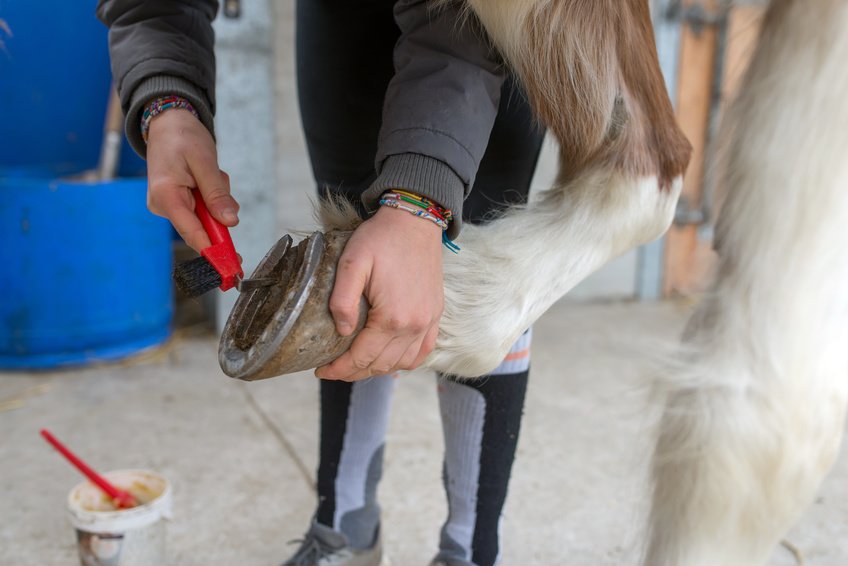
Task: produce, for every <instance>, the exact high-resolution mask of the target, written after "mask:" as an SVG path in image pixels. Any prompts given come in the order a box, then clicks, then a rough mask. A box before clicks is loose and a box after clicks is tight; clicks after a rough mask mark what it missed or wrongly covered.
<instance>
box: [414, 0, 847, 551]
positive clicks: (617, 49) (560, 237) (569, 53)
mask: <svg viewBox="0 0 848 566" xmlns="http://www.w3.org/2000/svg"><path fill="white" fill-rule="evenodd" d="M466 1H467V4H468V5H469V7H470V8H471V10H472V11H473V12H474V14H476V17H477V18H478V19H479V20H480V22H482V24H483V26H484V27H485V29H486V30H487V32H488V34H489V36H490V37H491V39H492V41H493V42H494V43H495V44H496V46H497V47H498V49H499V50H500V52H501V53H502V54H503V56H504V58H505V59H506V60H507V61H508V63H509V65H510V66H511V68H512V69H513V70H514V72H515V73H516V74H517V75H518V76H519V77H520V79H521V80H522V82H523V83H524V85H525V88H526V90H527V94H528V97H529V99H530V102H531V103H532V105H533V107H534V108H535V110H536V112H537V114H538V117H539V119H540V121H541V122H542V123H544V124H545V125H546V126H547V127H548V128H549V130H550V131H551V132H552V133H553V134H554V136H555V137H556V138H557V140H558V141H559V143H560V148H561V169H560V173H559V176H558V178H557V180H556V183H555V184H554V186H553V187H552V188H551V189H549V190H548V191H545V192H544V193H543V194H541V195H539V196H538V197H536V198H535V199H534V200H532V201H531V202H530V203H529V204H528V205H527V206H525V207H522V208H517V209H514V210H512V211H510V212H509V213H508V214H506V215H505V216H504V217H503V218H501V219H499V220H497V221H494V222H492V223H490V224H487V225H485V226H482V227H481V226H466V228H465V229H464V231H463V234H462V236H461V239H460V244H461V245H462V252H461V253H460V254H458V255H453V254H450V253H448V254H446V255H445V312H444V315H443V318H442V321H441V326H440V335H439V339H438V342H437V347H436V350H435V351H434V352H433V354H432V355H431V356H430V358H429V359H428V361H427V363H426V365H427V366H429V367H431V368H433V369H437V370H439V371H442V372H446V373H453V374H457V375H465V376H474V375H482V374H485V373H487V372H488V371H489V370H491V369H492V368H494V367H495V366H497V365H498V363H499V362H500V361H501V359H502V358H503V357H504V355H505V354H506V352H507V351H508V349H509V347H510V345H511V344H512V343H513V342H514V341H515V340H516V338H517V337H518V336H519V335H520V334H521V333H522V332H523V331H524V330H525V329H526V328H527V327H529V326H530V325H531V324H532V323H533V321H535V320H536V319H537V318H538V317H539V316H540V315H541V314H542V313H543V312H544V311H545V310H546V309H547V308H548V307H549V306H551V305H552V304H553V303H554V302H555V301H556V300H558V299H559V298H560V297H562V296H563V295H564V294H565V293H566V292H568V291H569V290H570V289H571V288H572V287H573V286H574V285H576V284H577V283H578V282H579V281H581V280H582V279H583V278H584V277H586V276H587V275H588V274H589V273H591V272H592V271H594V270H595V269H597V268H598V267H600V266H601V265H603V264H604V263H606V262H607V261H608V260H609V259H611V258H613V257H615V256H617V255H619V254H621V253H623V252H625V251H627V250H629V249H631V248H633V247H635V246H637V245H639V244H642V243H645V242H648V241H650V240H653V239H655V238H657V237H659V236H660V235H661V234H663V233H664V232H665V231H666V230H667V228H668V226H669V225H670V223H671V220H672V217H673V213H674V209H675V204H676V201H677V197H678V195H679V192H680V187H681V178H682V175H683V173H684V170H685V169H686V166H687V162H688V159H689V154H690V146H689V144H688V142H687V141H686V139H685V138H684V136H683V134H682V133H681V131H680V129H679V128H678V127H677V125H676V123H675V119H674V115H673V113H672V107H671V104H670V102H669V100H668V96H667V94H666V91H665V86H664V83H663V80H662V77H661V74H660V70H659V65H658V62H657V55H656V51H655V47H654V37H653V31H652V29H651V21H650V17H649V10H648V6H647V1H646V0H466ZM846 61H848V0H819V1H817V2H815V3H810V2H801V1H799V0H774V1H773V2H772V4H771V6H770V8H769V10H768V13H767V15H766V18H765V23H764V28H763V32H762V37H761V40H760V43H759V45H758V47H757V49H756V52H755V54H754V57H753V61H752V64H751V66H750V68H749V70H748V73H747V76H746V78H745V81H744V83H743V85H742V88H741V91H740V94H739V96H738V98H737V100H736V101H735V102H734V104H733V106H732V108H731V109H730V111H729V118H728V119H726V120H725V122H726V124H730V125H732V127H726V128H725V130H724V134H725V135H724V138H725V139H724V144H725V153H726V156H727V157H726V163H724V164H723V168H722V174H723V183H722V184H723V186H725V187H727V190H728V193H727V195H726V197H725V199H724V206H723V211H722V213H721V216H720V217H719V220H718V224H717V227H716V242H717V244H718V246H717V247H718V251H719V256H720V257H719V264H718V269H717V277H716V281H715V283H714V284H713V287H712V290H711V292H710V293H709V295H708V296H707V298H706V299H705V300H703V301H702V303H701V304H700V306H699V307H698V308H697V310H696V312H695V314H694V315H693V317H692V319H691V320H690V323H689V326H688V329H687V332H686V336H685V338H684V341H683V344H682V345H681V346H680V347H679V352H678V354H676V355H675V356H673V360H672V361H671V362H669V364H668V367H667V368H666V369H665V372H664V375H661V376H660V378H659V380H658V382H659V385H660V386H661V389H662V390H663V391H664V393H665V394H666V405H665V410H664V414H663V417H662V421H661V423H660V427H659V430H658V438H657V444H656V451H655V454H654V460H653V480H654V488H653V502H652V508H651V514H650V525H649V534H648V537H647V540H646V548H645V556H644V563H645V564H647V565H648V566H717V565H721V566H736V565H739V566H742V565H745V566H748V565H754V564H763V563H764V562H765V561H766V560H767V559H768V557H769V555H770V553H771V552H772V549H773V548H774V546H775V545H776V544H777V543H778V541H779V540H780V538H781V537H782V536H783V534H784V533H785V532H786V530H787V529H788V528H789V527H790V526H791V525H792V523H793V522H794V521H795V520H796V519H797V518H798V516H799V515H800V513H801V512H802V511H803V509H804V508H805V506H806V505H807V504H808V503H809V502H810V501H811V499H812V497H813V495H814V493H815V491H816V490H817V488H818V486H819V484H820V482H821V480H822V479H823V477H824V476H825V474H826V473H827V471H828V470H829V468H830V466H831V463H832V462H833V460H834V458H835V455H836V454H837V451H838V447H839V443H840V440H841V431H842V426H843V420H844V413H845V407H846V399H847V398H848V391H846V389H848V245H846V244H848V241H846V236H845V230H846V227H848V101H847V100H846V97H848V67H846ZM504 272H508V273H509V274H510V277H508V278H504V277H503V276H502V274H503V273H504ZM495 282H497V284H496V283H495ZM504 282H505V284H504ZM481 329H483V330H482V331H481Z"/></svg>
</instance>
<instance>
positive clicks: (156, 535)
mask: <svg viewBox="0 0 848 566" xmlns="http://www.w3.org/2000/svg"><path fill="white" fill-rule="evenodd" d="M103 475H104V476H105V477H106V479H107V480H108V481H109V482H110V483H112V484H114V485H115V486H116V487H118V488H120V489H124V490H126V491H129V492H130V493H131V494H132V495H133V497H135V498H136V500H137V501H139V502H140V505H138V506H136V507H133V508H131V509H115V507H114V505H113V504H112V501H111V499H110V498H109V497H108V496H107V495H106V494H105V493H103V492H102V491H101V490H100V488H98V487H97V486H95V485H94V484H93V483H91V482H83V483H81V484H79V485H77V486H76V487H74V488H73V489H72V490H71V493H70V494H69V495H68V513H69V515H70V519H71V524H73V526H74V528H75V529H76V531H77V546H78V548H79V556H80V563H81V564H82V565H83V566H154V565H155V566H160V565H165V564H167V562H168V561H167V557H166V554H165V524H166V523H165V519H170V517H171V504H172V497H171V486H170V484H169V483H168V480H166V479H165V478H164V477H162V476H161V475H159V474H156V473H154V472H150V471H147V470H117V471H114V472H108V473H105V474H103Z"/></svg>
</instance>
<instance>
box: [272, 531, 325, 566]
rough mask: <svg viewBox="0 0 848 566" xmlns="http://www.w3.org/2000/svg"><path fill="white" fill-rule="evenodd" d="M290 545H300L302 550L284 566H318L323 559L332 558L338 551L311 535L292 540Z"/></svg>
mask: <svg viewBox="0 0 848 566" xmlns="http://www.w3.org/2000/svg"><path fill="white" fill-rule="evenodd" d="M288 544H299V545H300V548H299V549H298V550H297V552H296V553H295V555H294V556H292V557H291V558H290V559H289V560H288V561H287V562H286V563H285V564H284V566H316V565H317V564H318V562H320V560H321V559H322V558H325V557H327V556H331V555H332V554H333V552H335V550H336V549H334V548H332V547H330V546H329V545H327V544H324V543H323V542H321V541H320V540H319V539H318V537H315V536H311V535H309V534H307V535H306V537H304V538H302V539H295V540H291V541H289V543H288Z"/></svg>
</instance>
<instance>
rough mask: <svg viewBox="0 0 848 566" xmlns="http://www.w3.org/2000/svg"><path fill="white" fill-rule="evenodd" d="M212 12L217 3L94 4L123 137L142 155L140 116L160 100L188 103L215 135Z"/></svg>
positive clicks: (133, 0)
mask: <svg viewBox="0 0 848 566" xmlns="http://www.w3.org/2000/svg"><path fill="white" fill-rule="evenodd" d="M217 12H218V2H217V0H99V2H98V5H97V17H98V18H100V20H101V21H102V22H103V23H105V24H106V25H108V26H109V52H110V56H111V61H112V76H113V78H114V80H115V84H116V86H117V89H118V94H119V95H120V97H121V106H122V108H123V111H124V115H125V116H126V130H127V138H128V139H129V141H130V144H131V145H132V147H133V149H135V150H136V151H137V152H138V153H139V155H141V156H142V157H144V156H145V154H146V152H147V147H146V146H145V144H144V141H143V140H142V138H141V132H140V125H139V122H140V119H141V112H142V110H143V109H144V106H145V105H146V104H147V103H148V102H149V101H150V100H152V99H154V98H157V97H159V96H165V95H169V94H175V95H178V96H182V97H183V98H186V99H187V100H189V101H190V102H191V104H192V105H193V106H194V108H195V109H196V110H197V112H198V114H199V116H200V120H201V122H203V124H204V125H205V126H206V127H207V128H208V129H209V131H210V132H213V134H214V122H213V117H214V113H215V52H214V43H215V35H214V32H213V30H212V20H213V19H214V18H215V15H216V14H217Z"/></svg>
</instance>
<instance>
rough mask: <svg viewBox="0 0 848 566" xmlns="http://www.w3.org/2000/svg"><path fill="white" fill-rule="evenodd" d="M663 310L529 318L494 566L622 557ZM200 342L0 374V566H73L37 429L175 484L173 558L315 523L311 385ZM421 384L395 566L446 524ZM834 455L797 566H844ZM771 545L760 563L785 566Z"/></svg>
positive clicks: (842, 496) (579, 308) (427, 381)
mask: <svg viewBox="0 0 848 566" xmlns="http://www.w3.org/2000/svg"><path fill="white" fill-rule="evenodd" d="M684 318H685V310H684V309H683V308H682V307H680V306H678V305H675V304H671V303H665V304H634V303H612V304H577V303H568V302H565V303H560V304H558V305H556V306H555V307H554V308H553V309H552V310H551V311H550V312H549V313H548V314H547V315H545V316H544V317H543V318H542V319H541V321H540V322H539V323H538V325H537V326H536V332H535V345H534V354H533V370H532V377H531V380H530V390H529V394H528V401H527V408H526V418H525V421H524V426H523V430H522V433H521V440H520V443H519V449H518V452H519V453H518V459H517V461H516V464H515V471H514V479H513V483H512V487H511V491H510V496H509V499H508V502H507V507H506V512H505V516H504V521H503V547H504V560H503V563H504V564H507V565H530V564H540V565H541V564H545V565H551V564H569V565H587V566H589V565H591V566H596V565H606V564H633V563H635V562H636V557H637V548H638V546H639V542H640V538H639V536H640V535H639V533H640V528H639V522H640V521H639V519H640V515H641V513H642V511H643V510H644V502H645V492H644V484H643V481H644V476H645V471H646V456H647V454H648V451H649V445H650V441H649V438H650V434H649V429H650V424H649V423H650V420H651V419H650V417H649V415H650V414H651V412H652V411H651V410H649V409H648V408H646V404H647V402H646V399H645V396H644V395H643V389H642V388H641V387H640V384H641V380H640V376H641V375H642V374H643V373H644V368H645V363H644V356H643V355H642V354H640V352H641V351H643V350H644V349H645V348H646V347H649V346H650V344H652V343H656V341H657V340H673V339H674V337H675V336H676V335H677V334H678V333H679V330H680V328H681V326H682V323H683V320H684ZM216 347H217V345H216V342H215V341H214V340H213V339H212V338H210V337H194V338H190V337H181V338H177V339H175V340H174V341H173V342H172V343H171V344H169V345H168V346H166V347H165V348H162V349H160V350H158V351H156V352H153V353H151V354H149V355H146V356H144V357H142V358H140V359H136V360H134V361H132V362H129V363H125V364H119V365H107V366H102V367H97V368H90V369H84V370H77V371H63V372H54V373H35V374H25V373H17V374H9V373H7V374H0V431H2V432H1V433H0V435H2V442H0V490H2V493H3V497H2V498H0V518H2V519H3V520H2V522H0V564H2V565H16V566H17V565H24V566H26V565H39V566H43V565H47V566H50V565H63V564H67V565H70V564H74V563H75V560H76V558H75V542H74V536H73V532H72V530H71V527H70V526H69V524H68V523H67V521H66V518H65V516H64V505H65V498H66V496H67V492H68V490H69V489H70V488H71V487H72V486H73V485H74V484H75V483H77V482H78V481H79V477H78V476H77V474H76V472H75V471H73V470H72V469H71V468H70V467H69V466H68V465H67V464H65V463H64V462H63V461H62V460H61V458H60V457H59V456H58V455H57V454H56V453H54V451H53V450H52V449H50V448H49V447H48V446H47V445H46V444H45V443H44V442H43V441H42V440H41V439H40V438H39V436H38V429H39V428H41V427H48V428H50V429H51V430H52V431H53V432H54V433H55V434H56V435H57V436H58V437H59V438H60V439H63V440H65V441H66V442H67V443H68V444H69V445H70V446H71V447H72V448H74V449H76V450H77V451H78V452H79V453H80V454H81V455H82V456H84V457H85V458H87V459H88V460H89V461H90V462H91V463H92V464H93V465H95V466H96V467H97V468H99V469H102V470H108V469H116V468H136V467H140V468H150V469H153V470H157V471H159V472H162V473H164V474H165V475H166V476H167V477H168V478H170V480H171V481H172V482H173V484H174V494H175V516H174V519H173V521H172V522H171V523H170V525H169V554H170V559H171V564H173V565H194V564H198V565H200V564H203V565H211V566H215V565H231V564H242V565H246V566H253V565H259V566H261V565H274V564H279V563H280V562H281V561H282V559H283V558H284V557H286V556H287V554H288V553H289V552H291V550H292V549H293V548H294V547H293V546H289V545H288V544H287V541H289V540H291V539H295V538H298V537H299V536H300V535H301V534H302V532H303V530H304V528H305V527H306V525H307V523H308V521H309V517H310V515H311V513H312V509H313V504H314V495H313V492H312V484H311V482H312V479H311V478H312V470H314V469H315V467H316V458H317V442H316V439H317V420H318V407H317V399H316V390H317V387H316V385H317V382H316V381H315V379H314V378H313V377H311V375H309V374H306V373H304V374H301V375H294V376H289V377H285V378H278V379H271V380H267V381H264V382H257V383H252V384H246V383H241V382H237V381H233V380H230V379H228V378H226V377H224V376H223V374H222V373H221V372H220V370H219V369H218V366H217V360H216ZM441 450H442V439H441V431H440V426H439V419H438V413H437V406H436V394H435V386H434V380H433V378H432V376H430V375H428V374H425V373H423V372H418V373H412V374H409V375H405V376H403V377H402V378H401V380H400V382H399V384H398V387H397V399H396V403H395V410H394V413H393V415H392V421H391V425H390V430H389V438H388V449H387V455H386V475H385V479H384V482H383V484H382V486H381V491H380V496H381V500H382V502H383V506H384V510H385V514H384V532H385V538H386V547H387V551H388V553H389V555H390V557H391V560H392V564H393V565H394V566H407V565H409V566H414V565H424V564H426V563H427V561H428V560H429V558H430V557H431V556H432V555H433V553H434V551H435V548H436V540H437V532H438V527H439V525H440V522H441V520H442V518H443V517H444V515H445V505H444V502H443V496H442V488H441V485H440V479H439V473H440V458H441V456H440V455H441ZM846 479H848V457H847V456H846V455H844V454H843V456H842V457H841V458H840V459H839V461H838V462H837V464H836V467H835V469H834V472H833V473H832V474H831V476H830V477H829V479H828V480H827V482H826V483H825V485H824V487H823V488H822V490H821V493H820V495H819V497H818V498H817V500H816V502H815V504H814V505H813V506H812V507H811V509H810V510H809V512H808V513H807V515H806V516H805V517H804V519H803V520H802V521H801V523H800V524H799V525H798V526H797V527H796V528H795V529H793V531H792V532H791V533H790V534H789V536H788V540H789V541H791V542H792V544H794V545H795V546H796V547H797V548H799V549H800V550H801V552H802V553H803V555H804V557H805V558H806V564H808V565H811V566H812V565H820V566H825V565H828V566H829V565H840V564H846V563H848V506H846V505H845V504H844V502H845V501H846V496H847V495H848V482H846ZM796 563H797V562H796V560H795V559H794V558H793V557H792V555H790V554H789V552H788V551H786V550H785V549H782V548H779V549H777V550H776V552H775V556H774V558H773V560H772V564H773V565H774V566H784V565H786V566H788V565H790V564H796Z"/></svg>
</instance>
